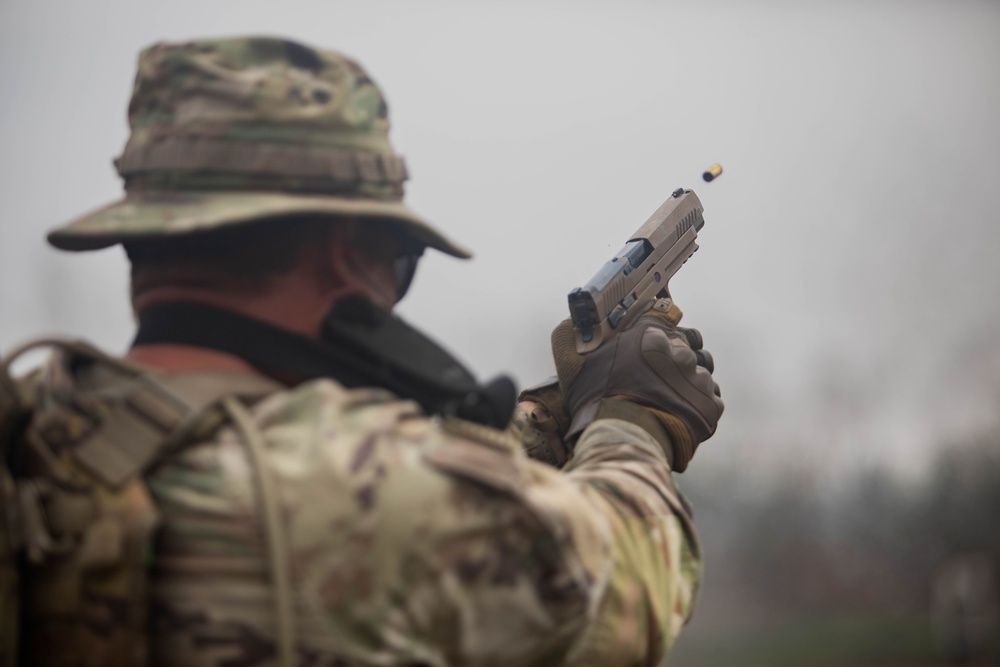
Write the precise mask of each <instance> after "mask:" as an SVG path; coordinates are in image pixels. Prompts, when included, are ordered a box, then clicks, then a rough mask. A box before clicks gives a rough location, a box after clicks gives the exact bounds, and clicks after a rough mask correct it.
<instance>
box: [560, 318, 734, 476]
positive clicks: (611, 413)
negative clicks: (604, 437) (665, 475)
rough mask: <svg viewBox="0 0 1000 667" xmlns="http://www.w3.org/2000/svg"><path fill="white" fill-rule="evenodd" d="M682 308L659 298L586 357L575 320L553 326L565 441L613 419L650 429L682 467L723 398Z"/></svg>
mask: <svg viewBox="0 0 1000 667" xmlns="http://www.w3.org/2000/svg"><path fill="white" fill-rule="evenodd" d="M681 316H682V313H681V310H680V309H679V308H678V307H677V306H676V305H674V303H673V301H672V300H671V299H658V300H657V301H656V302H654V304H653V305H652V307H651V308H650V309H649V310H647V311H646V312H645V313H643V314H642V315H641V316H639V317H638V318H637V319H636V321H635V322H634V323H632V324H631V325H630V326H628V328H626V329H625V330H624V331H622V332H621V333H619V334H618V335H617V336H615V337H614V338H612V339H611V340H609V341H608V342H607V343H605V344H603V345H602V346H601V347H599V348H598V349H596V350H594V351H593V352H590V353H589V354H586V355H581V354H578V353H577V351H576V342H575V336H574V333H573V325H572V324H571V323H570V321H569V320H566V321H564V322H562V323H561V324H560V325H559V326H558V327H556V329H555V331H553V332H552V354H553V356H554V357H555V362H556V372H557V373H558V374H559V386H560V388H561V389H562V393H563V396H564V397H565V405H566V411H567V412H568V414H569V415H571V421H570V424H569V428H568V430H567V433H566V439H567V440H569V441H571V440H573V439H574V438H576V436H578V435H579V434H580V433H581V432H582V431H583V429H584V428H586V427H587V425H589V424H590V423H591V422H592V421H594V420H596V419H607V418H618V419H625V420H627V421H630V422H632V423H634V424H636V425H638V426H641V427H642V428H644V429H645V430H646V431H648V432H649V433H650V434H651V435H652V436H653V437H654V438H656V440H657V441H658V442H659V443H660V444H661V445H662V446H663V450H664V452H665V453H666V454H667V457H668V459H669V460H670V463H671V467H672V468H673V469H674V470H675V471H677V472H682V471H683V470H684V469H685V468H687V465H688V462H689V461H690V460H691V458H692V457H693V456H694V452H695V449H696V448H697V447H698V445H699V444H700V443H701V442H704V441H705V440H707V439H708V438H709V437H711V435H712V434H713V433H715V428H716V426H717V425H718V423H719V417H721V416H722V410H723V404H722V399H721V398H720V397H719V386H718V385H717V384H716V383H715V382H714V381H713V380H712V374H711V371H712V370H713V367H714V363H713V360H712V356H711V355H710V354H708V352H706V351H704V350H702V349H701V345H702V338H701V334H700V333H698V331H697V330H695V329H682V328H680V327H678V326H677V323H678V322H680V319H681Z"/></svg>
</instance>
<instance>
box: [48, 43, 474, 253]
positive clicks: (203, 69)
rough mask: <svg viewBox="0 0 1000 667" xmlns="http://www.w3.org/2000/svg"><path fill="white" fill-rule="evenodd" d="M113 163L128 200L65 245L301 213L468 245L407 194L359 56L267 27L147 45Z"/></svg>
mask: <svg viewBox="0 0 1000 667" xmlns="http://www.w3.org/2000/svg"><path fill="white" fill-rule="evenodd" d="M138 69H139V71H138V74H137V76H136V81H135V88H134V90H133V93H132V100H131V103H130V104H129V125H130V127H131V130H132V134H131V136H130V137H129V140H128V143H127V144H126V146H125V150H124V151H123V153H122V155H121V156H120V157H119V158H118V159H117V160H116V161H115V165H116V167H117V169H118V172H119V174H120V175H121V176H122V178H123V179H124V180H125V190H126V196H125V198H124V199H123V200H121V201H118V202H115V203H113V204H111V205H109V206H106V207H104V208H101V209H99V210H97V211H94V212H92V213H90V214H88V215H85V216H83V217H82V218H80V219H78V220H76V221H74V222H72V223H70V224H69V225H67V226H65V227H62V228H60V229H56V230H54V231H53V232H51V233H50V234H49V241H50V243H52V244H53V245H54V246H56V247H57V248H61V249H64V250H90V249H96V248H103V247H107V246H109V245H113V244H115V243H119V242H122V241H127V240H130V239H138V238H143V239H145V238H151V237H153V238H155V237H157V236H162V235H164V234H186V233H192V232H197V231H199V230H203V229H211V228H216V227H220V226H224V225H235V224H245V223H249V222H253V221H255V220H263V219H268V218H275V217H282V216H295V215H334V216H336V215H347V216H354V217H357V218H359V219H361V220H367V219H378V220H383V221H390V222H393V223H395V224H396V225H397V226H398V228H399V229H400V230H402V231H403V232H404V233H406V234H409V235H410V236H411V237H412V238H413V239H414V240H415V241H417V242H418V243H420V244H422V245H424V246H428V247H432V248H437V249H438V250H441V251H442V252H445V253H448V254H451V255H454V256H456V257H469V253H468V251H466V250H465V249H463V248H461V247H460V246H458V245H457V244H455V243H454V242H452V241H450V240H449V239H447V238H446V237H445V236H444V235H443V234H441V233H440V232H439V231H438V230H436V229H435V228H434V227H433V226H431V225H430V224H429V223H428V222H426V221H425V220H424V219H423V218H422V217H420V216H419V215H418V214H417V213H415V212H414V211H413V210H412V209H410V208H409V207H408V206H407V205H406V204H404V203H403V201H402V198H403V182H404V181H405V180H406V179H407V178H408V172H407V169H406V165H405V163H404V162H403V160H402V158H401V157H399V156H398V155H397V154H396V153H395V152H394V150H393V148H392V146H391V144H390V143H389V138H388V133H389V114H388V106H387V105H386V102H385V98H384V96H383V95H382V92H381V91H380V90H379V88H378V87H377V86H376V85H375V83H374V82H373V81H372V80H371V78H370V77H369V76H368V74H367V73H366V72H365V71H364V69H362V68H361V66H360V65H358V64H357V63H356V62H355V61H353V60H352V59H350V58H348V57H346V56H344V55H342V54H340V53H336V52H334V51H324V50H319V49H314V48H311V47H308V46H305V45H303V44H299V43H297V42H291V41H288V40H283V39H275V38H270V37H248V38H234V39H214V40H199V41H192V42H184V43H180V44H156V45H154V46H151V47H149V48H147V49H146V50H144V51H143V52H142V54H141V55H140V56H139V68H138Z"/></svg>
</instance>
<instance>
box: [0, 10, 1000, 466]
mask: <svg viewBox="0 0 1000 667" xmlns="http://www.w3.org/2000/svg"><path fill="white" fill-rule="evenodd" d="M249 33H254V34H276V35H282V36H287V37H291V38H296V39H299V40H302V41H305V42H307V43H311V44H313V45H315V46H320V47H327V48H334V49H338V50H341V51H344V52H346V53H348V54H350V55H352V56H354V57H356V58H357V59H359V60H360V61H361V62H362V63H363V64H364V65H365V67H366V68H367V69H368V70H369V71H370V72H371V73H372V75H373V77H374V78H375V79H376V81H377V82H378V83H379V84H380V85H381V86H382V88H383V89H384V91H385V93H386V95H387V97H388V100H389V106H390V113H391V118H392V122H393V132H392V135H391V137H392V139H393V142H394V144H395V146H396V148H397V150H399V152H401V153H402V154H404V155H405V156H406V157H407V160H408V163H409V166H410V171H411V173H412V174H413V180H412V181H411V182H410V185H409V190H408V199H409V201H410V202H411V203H412V204H413V206H414V207H415V208H416V209H417V210H418V211H420V212H421V213H423V214H424V215H425V216H427V217H429V218H430V219H432V220H434V221H437V222H439V224H440V226H441V227H442V228H444V229H445V230H446V231H447V232H449V233H450V234H451V235H452V236H453V237H455V238H456V239H458V240H459V241H461V242H463V243H464V244H465V245H467V246H470V247H471V248H473V249H474V250H475V251H476V257H475V259H474V260H472V261H471V262H466V263H463V262H459V261H456V260H452V259H450V258H445V257H443V256H431V257H428V258H427V259H426V260H425V261H424V262H423V264H422V266H421V268H420V271H419V272H418V275H417V281H416V283H415V285H414V288H413V290H412V291H411V294H410V295H409V296H408V297H407V299H406V301H404V303H403V304H402V308H401V310H402V313H403V314H404V316H406V317H407V318H408V319H410V320H411V321H413V322H415V323H416V324H418V325H419V326H420V327H422V328H423V329H424V330H426V331H428V332H429V333H430V334H432V335H433V336H434V337H436V338H437V339H438V340H440V341H442V342H443V343H445V344H446V345H447V346H448V347H450V348H451V349H453V350H454V351H455V352H456V353H457V354H458V355H459V356H460V357H461V358H463V359H464V360H465V361H467V362H468V363H469V365H470V366H471V367H472V368H473V369H474V370H475V371H476V372H477V374H479V375H480V376H483V377H486V376H490V375H493V374H496V373H499V372H505V371H506V372H511V373H513V375H515V376H516V378H517V379H518V380H519V381H521V382H522V383H529V382H532V381H534V380H536V379H540V378H542V377H544V376H546V375H548V374H550V373H551V372H552V367H551V362H550V361H549V353H548V332H549V330H550V329H551V328H552V326H554V324H555V323H556V322H557V321H558V320H559V319H561V318H563V317H565V314H566V305H565V295H566V293H567V292H568V291H569V290H570V289H571V288H573V287H575V286H578V285H580V284H582V283H583V282H585V281H586V280H587V279H588V278H589V277H590V275H591V274H592V273H593V272H594V271H595V270H596V269H597V268H598V267H599V266H600V265H601V264H602V263H603V262H604V261H606V260H607V259H608V258H609V257H610V255H611V253H612V252H613V251H615V250H617V249H618V248H619V247H620V246H621V245H622V243H623V242H624V241H625V240H626V239H627V237H628V235H629V234H630V233H631V232H632V231H634V229H635V228H636V227H638V226H639V224H640V223H642V222H643V221H644V220H645V219H646V217H647V216H648V215H649V214H650V213H651V212H652V211H653V210H654V209H655V208H656V207H657V206H658V205H659V204H660V203H661V201H662V200H663V199H664V198H665V197H666V196H667V195H668V194H669V192H670V191H671V190H673V189H674V188H676V187H678V186H687V187H693V188H694V189H695V190H696V191H697V192H698V194H699V196H700V197H701V199H702V201H703V202H704V204H705V208H706V220H707V225H706V227H705V229H704V231H703V233H702V235H701V237H700V242H701V246H702V248H701V250H700V251H699V252H698V253H697V254H696V255H695V256H694V257H693V258H692V260H691V261H690V262H688V264H687V265H685V267H684V268H683V269H682V270H681V272H680V274H678V276H677V278H676V279H675V281H674V283H673V284H672V290H673V293H674V295H675V297H676V298H677V300H678V302H679V303H680V304H681V306H682V307H683V308H684V309H685V311H686V313H687V317H686V323H687V324H688V325H691V326H698V327H699V328H701V329H702V331H703V332H704V334H705V336H706V339H707V341H708V346H709V348H710V349H711V350H712V351H713V353H714V354H715V356H716V359H717V365H718V371H717V376H718V379H719V382H720V384H722V386H723V392H724V396H725V398H726V399H727V410H728V413H727V415H726V416H725V417H724V419H723V422H722V426H721V428H720V433H719V435H718V436H717V437H716V439H714V440H713V441H712V442H710V443H709V444H708V445H706V446H705V447H704V449H703V450H701V451H700V452H699V456H698V460H699V461H700V462H701V465H702V466H703V467H705V469H707V470H710V469H712V468H713V467H716V468H722V467H730V468H732V467H736V468H740V469H744V470H745V471H746V474H747V475H750V476H766V474H765V471H767V470H781V471H784V470H787V469H788V468H789V467H791V468H799V469H802V470H809V469H812V470H816V469H821V470H822V471H824V472H823V473H822V474H821V475H820V477H821V478H823V479H825V478H829V477H842V476H843V475H844V474H845V473H846V474H849V473H850V472H851V471H852V470H853V469H855V468H856V467H857V466H868V465H889V466H892V467H893V468H894V469H896V470H899V471H900V472H902V473H904V474H914V473H915V472H917V471H919V470H920V468H921V466H922V465H923V463H924V461H925V460H926V458H927V454H928V453H929V452H932V451H933V450H934V448H935V447H938V446H941V445H943V444H947V442H950V441H953V440H958V439H960V438H961V437H962V436H963V435H964V434H967V433H970V432H974V431H976V430H977V429H980V428H983V427H984V426H985V425H987V424H989V423H993V422H995V421H996V419H997V405H998V404H1000V351H998V347H997V346H998V343H1000V306H998V304H1000V257H998V250H1000V214H998V212H997V211H998V210H1000V208H998V201H997V199H998V191H1000V3H997V2H995V1H981V2H975V1H960V0H953V1H951V2H947V3H946V2H919V1H909V2H888V1H882V2H879V1H874V0H872V1H869V2H827V3H821V2H809V3H797V2H756V3H749V2H711V1H701V2H652V1H649V2H630V1H626V0H622V1H619V2H613V3H612V2H591V1H587V0H575V1H573V2H561V1H560V2H541V1H537V2H518V1H511V0H507V1H505V2H495V1H484V2H457V1H453V2H447V1H443V0H433V1H425V2H378V1H374V0H369V1H366V2H337V1H323V2H320V1H316V2H301V1H300V2H282V3H276V2H257V1H251V0H243V1H242V2H208V1H205V0H201V1H199V2H192V1H190V0H175V1H173V2H170V3H152V2H139V1H136V0H129V1H127V2H126V1H124V0H120V1H119V0H109V1H104V2H88V3H71V2H55V1H52V0H44V1H41V0H34V1H31V2H28V1H27V0H4V1H3V2H2V3H0V91H2V93H0V95H2V97H0V317H2V319H0V349H3V350H9V349H10V348H11V347H12V346H13V345H15V344H16V343H17V342H18V341H20V340H23V339H25V338H26V337H30V336H32V335H36V334H38V333H41V332H63V333H72V334H75V335H81V336H85V337H87V338H89V339H91V340H93V341H96V342H97V343H99V344H101V345H103V346H105V347H107V348H109V349H111V350H115V351H120V350H122V349H123V348H124V347H125V346H126V345H127V342H128V340H129V338H130V335H131V322H130V316H129V312H128V309H127V304H126V298H125V297H126V265H125V262H124V259H123V258H122V256H121V253H120V252H119V251H118V250H110V251H101V252H97V253H90V254H83V255H77V256H73V255H65V254H61V253H58V252H56V251H53V250H49V249H48V248H46V247H45V245H44V242H43V240H42V237H43V234H44V232H45V231H46V230H47V229H49V228H51V227H53V226H55V225H57V224H60V223H62V222H64V221H66V220H68V219H70V218H72V217H73V216H75V215H78V214H80V213H82V212H84V211H86V210H89V209H91V208H95V207H97V206H99V205H102V204H104V203H106V202H108V201H111V200H113V199H115V198H117V197H118V196H119V193H120V184H119V182H118V178H117V176H116V175H115V174H114V171H113V169H112V167H111V158H112V157H113V156H115V155H117V154H118V152H119V151H120V150H121V147H122V145H123V144H124V141H125V138H126V136H127V127H126V122H125V108H126V105H127V102H128V95H129V90H130V86H131V81H132V77H133V76H134V67H135V59H136V55H137V54H138V51H139V50H140V49H141V48H142V47H144V46H146V45H148V44H149V43H152V42H154V41H159V40H184V39H189V38H192V37H205V36H221V35H236V34H249ZM713 162H720V163H722V164H723V165H724V167H725V169H726V173H725V175H724V176H723V177H722V178H720V179H719V180H718V181H717V182H715V183H712V184H705V183H702V182H701V181H700V177H699V176H700V173H701V171H702V170H703V169H704V168H705V167H707V166H708V165H709V164H711V163H713ZM824 476H826V477H824ZM821 481H822V479H821Z"/></svg>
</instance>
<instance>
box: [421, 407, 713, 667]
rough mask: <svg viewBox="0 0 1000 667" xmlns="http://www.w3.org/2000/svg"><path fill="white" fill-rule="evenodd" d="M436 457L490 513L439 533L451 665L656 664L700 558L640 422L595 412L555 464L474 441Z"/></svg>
mask: <svg viewBox="0 0 1000 667" xmlns="http://www.w3.org/2000/svg"><path fill="white" fill-rule="evenodd" d="M477 448H478V449H477ZM472 452H475V454H473V453H472ZM476 457H478V459H479V460H475V461H470V460H469V459H470V458H476ZM431 460H432V461H433V463H434V464H435V465H437V466H439V467H441V468H443V469H445V470H448V471H449V472H451V473H453V474H455V475H456V476H457V477H458V478H459V479H461V480H462V481H460V482H457V486H456V487H455V489H454V490H453V492H452V495H453V498H462V499H463V501H462V502H463V504H464V503H471V504H472V505H476V504H478V505H479V507H478V508H477V509H476V510H475V511H474V512H473V514H477V513H479V512H482V513H484V514H485V516H483V517H482V518H483V519H484V523H483V525H482V530H481V531H478V532H474V533H473V534H470V533H469V532H467V531H465V530H460V531H457V532H452V531H444V532H442V533H440V534H439V537H440V538H442V539H443V540H444V541H445V542H446V543H447V544H448V548H447V549H445V550H444V551H447V552H449V553H451V554H452V555H453V557H454V560H453V561H452V562H451V563H450V564H448V565H444V564H440V563H439V567H440V571H441V572H443V574H439V575H438V576H437V577H435V579H436V583H434V584H432V585H433V586H435V587H436V588H437V589H438V590H437V593H436V595H435V597H436V598H437V599H438V601H439V602H441V603H442V604H443V609H445V610H447V611H446V612H445V613H446V615H450V614H454V616H452V618H451V619H450V623H449V628H450V630H451V632H450V633H448V632H446V633H445V635H439V636H438V637H437V640H438V641H439V642H440V641H445V642H447V641H448V640H447V637H451V638H452V640H453V642H452V645H451V646H450V647H449V650H448V653H447V661H446V662H447V664H462V665H494V664H496V665H501V664H502V665H534V664H539V665H541V664H574V665H577V664H578V665H617V664H622V665H633V664H656V663H657V662H659V660H660V659H662V657H663V655H665V653H666V651H667V650H668V649H669V647H670V646H671V645H672V643H673V641H674V639H675V638H676V636H677V634H678V632H679V631H680V628H681V626H682V625H683V623H684V622H685V620H686V619H687V618H688V617H689V615H690V613H691V609H692V604H693V599H694V596H695V592H696V589H697V586H698V582H699V579H700V562H699V557H698V547H697V541H696V538H695V535H694V532H693V528H692V525H691V521H690V514H689V512H688V511H687V508H686V505H685V504H684V502H683V500H682V499H681V497H680V496H679V494H678V493H677V492H676V490H675V488H674V485H673V480H672V477H671V473H670V470H669V466H668V464H667V462H666V459H665V457H664V456H663V454H662V452H661V450H660V448H659V446H658V445H657V444H656V442H655V441H654V440H653V439H652V438H651V437H650V436H649V435H648V434H647V433H646V432H645V431H644V430H642V429H641V428H639V427H637V426H635V425H633V424H630V423H628V422H624V421H620V420H600V421H597V422H595V423H594V424H592V425H591V426H590V427H589V428H588V429H587V430H586V431H585V432H584V433H583V435H582V436H581V438H580V440H579V442H578V443H577V446H576V450H575V456H574V458H573V459H572V460H571V461H570V462H569V463H568V464H567V465H566V466H565V467H564V469H563V470H562V471H559V470H556V469H554V468H552V467H551V466H548V465H545V464H541V463H537V462H535V461H532V460H530V459H528V458H526V457H524V456H511V455H510V454H509V452H508V453H502V451H500V450H499V449H497V448H489V447H484V446H483V445H476V444H473V445H469V443H462V444H461V445H458V444H451V445H447V446H445V447H444V448H442V449H438V450H436V451H435V453H434V454H433V455H432V456H431ZM468 482H472V483H471V484H469V483H468ZM477 497H478V500H473V499H474V498H477ZM466 519H468V517H466ZM472 563H475V564H477V565H475V566H472V565H470V564H472ZM456 628H458V629H460V631H459V632H455V629H456ZM456 642H457V643H456ZM432 643H433V642H432Z"/></svg>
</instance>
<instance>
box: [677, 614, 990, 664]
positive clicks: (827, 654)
mask: <svg viewBox="0 0 1000 667" xmlns="http://www.w3.org/2000/svg"><path fill="white" fill-rule="evenodd" d="M952 664H959V663H957V662H953V661H951V660H950V659H949V657H948V656H947V655H946V653H945V650H944V648H943V647H942V646H941V645H940V644H939V643H938V642H937V641H936V638H935V635H934V633H933V631H932V627H931V622H930V620H929V618H927V617H926V616H917V615H910V616H871V617H858V616H849V617H798V618H793V619H785V620H775V621H769V622H763V623H761V624H759V625H756V626H754V627H744V628H741V629H731V628H730V629H724V630H723V629H719V630H718V631H713V630H712V629H711V628H699V629H698V630H696V631H694V632H689V633H681V637H680V639H679V640H678V642H677V645H676V646H675V647H674V650H673V651H672V652H671V654H670V655H669V656H668V658H667V660H666V661H665V662H664V663H663V667H792V666H796V667H809V666H812V665H815V666H817V667H819V666H824V667H842V666H843V667H846V666H849V667H854V666H859V667H867V666H876V665H877V666H886V667H912V666H925V665H926V666H938V665H941V666H944V665H952ZM961 664H964V665H966V666H968V667H986V666H987V665H990V666H996V665H1000V630H994V632H993V634H992V636H990V637H989V639H988V642H987V645H986V647H985V649H984V650H983V652H982V653H981V654H980V655H978V656H972V657H970V659H969V660H968V661H967V662H963V663H961Z"/></svg>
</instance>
